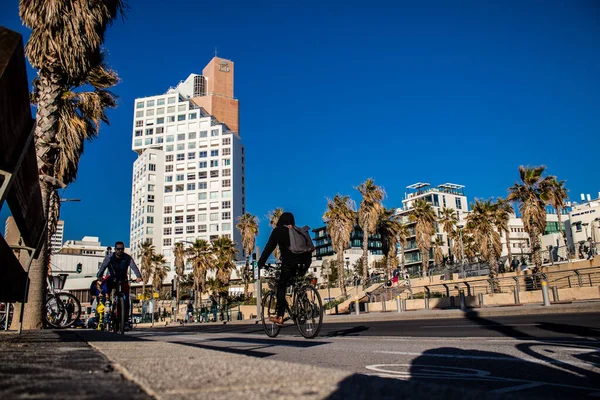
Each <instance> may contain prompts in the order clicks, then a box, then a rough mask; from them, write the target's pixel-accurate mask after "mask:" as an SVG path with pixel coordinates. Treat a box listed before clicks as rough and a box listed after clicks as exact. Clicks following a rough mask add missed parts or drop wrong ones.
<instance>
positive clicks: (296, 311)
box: [261, 265, 323, 339]
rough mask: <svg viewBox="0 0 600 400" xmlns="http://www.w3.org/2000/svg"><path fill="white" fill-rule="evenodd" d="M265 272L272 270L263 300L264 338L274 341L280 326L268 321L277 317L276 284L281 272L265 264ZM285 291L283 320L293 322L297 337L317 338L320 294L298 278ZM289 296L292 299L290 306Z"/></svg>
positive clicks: (321, 320) (320, 307)
mask: <svg viewBox="0 0 600 400" xmlns="http://www.w3.org/2000/svg"><path fill="white" fill-rule="evenodd" d="M265 269H266V270H271V271H274V276H273V278H272V279H269V280H268V285H269V290H268V291H267V292H266V293H265V295H264V296H263V298H262V303H261V304H262V310H261V314H262V315H261V318H262V324H263V329H264V330H265V333H266V334H267V336H269V337H272V338H274V337H276V336H277V335H279V331H280V330H281V326H280V325H278V324H276V323H274V322H271V321H270V320H269V318H270V317H272V316H276V315H277V314H276V313H277V311H276V310H277V309H276V305H277V283H278V281H279V276H280V271H279V269H277V268H275V267H272V266H271V265H265ZM290 289H291V290H290ZM286 292H287V293H286V304H285V315H284V318H283V321H284V322H285V321H289V320H290V319H291V320H292V321H294V323H295V324H296V326H297V327H298V330H299V331H300V334H301V335H302V336H304V337H305V338H306V339H312V338H314V337H316V336H317V335H318V334H319V332H320V331H321V326H322V325H323V303H322V301H321V296H320V295H319V292H318V291H317V290H316V289H315V288H314V287H313V286H312V285H311V284H309V283H307V280H306V279H304V278H303V277H301V276H298V275H296V276H295V277H294V278H293V279H292V285H291V286H290V287H289V288H288V289H287V290H286ZM288 297H291V307H290V302H289V300H288Z"/></svg>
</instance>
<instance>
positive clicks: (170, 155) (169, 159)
mask: <svg viewBox="0 0 600 400" xmlns="http://www.w3.org/2000/svg"><path fill="white" fill-rule="evenodd" d="M165 162H173V154H168V155H166V156H165Z"/></svg>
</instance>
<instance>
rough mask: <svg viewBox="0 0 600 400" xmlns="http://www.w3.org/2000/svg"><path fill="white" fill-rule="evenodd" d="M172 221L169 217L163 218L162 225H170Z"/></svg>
mask: <svg viewBox="0 0 600 400" xmlns="http://www.w3.org/2000/svg"><path fill="white" fill-rule="evenodd" d="M171 222H173V219H172V218H171V217H163V225H171Z"/></svg>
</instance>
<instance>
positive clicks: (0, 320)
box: [0, 303, 15, 330]
mask: <svg viewBox="0 0 600 400" xmlns="http://www.w3.org/2000/svg"><path fill="white" fill-rule="evenodd" d="M14 312H15V306H14V305H13V304H12V303H0V330H2V329H4V330H8V328H9V327H10V324H11V322H12V318H13V314H14Z"/></svg>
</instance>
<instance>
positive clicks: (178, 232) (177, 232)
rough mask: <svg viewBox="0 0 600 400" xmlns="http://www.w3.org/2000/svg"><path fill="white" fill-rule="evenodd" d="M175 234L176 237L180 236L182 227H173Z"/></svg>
mask: <svg viewBox="0 0 600 400" xmlns="http://www.w3.org/2000/svg"><path fill="white" fill-rule="evenodd" d="M175 234H176V235H181V234H183V226H176V227H175Z"/></svg>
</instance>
